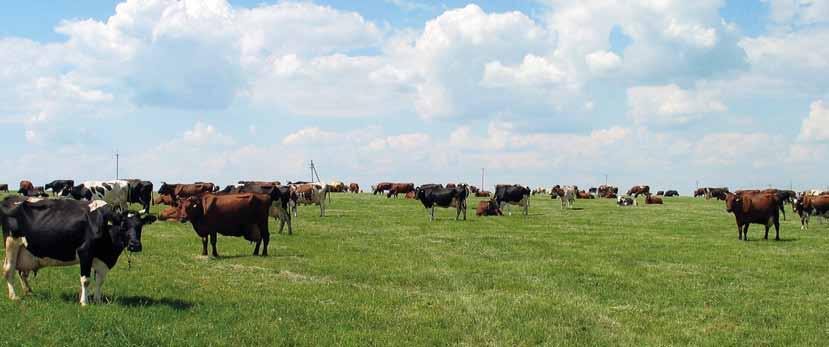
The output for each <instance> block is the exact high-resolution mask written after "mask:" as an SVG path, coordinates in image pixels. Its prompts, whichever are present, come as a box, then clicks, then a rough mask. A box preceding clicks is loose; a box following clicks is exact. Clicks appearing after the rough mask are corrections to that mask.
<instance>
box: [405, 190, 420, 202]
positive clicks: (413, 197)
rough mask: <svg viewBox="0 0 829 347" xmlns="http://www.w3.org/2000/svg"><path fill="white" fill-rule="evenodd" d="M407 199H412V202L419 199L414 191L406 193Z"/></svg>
mask: <svg viewBox="0 0 829 347" xmlns="http://www.w3.org/2000/svg"><path fill="white" fill-rule="evenodd" d="M406 199H410V200H414V199H417V193H415V191H414V190H413V191H410V192H408V193H406Z"/></svg>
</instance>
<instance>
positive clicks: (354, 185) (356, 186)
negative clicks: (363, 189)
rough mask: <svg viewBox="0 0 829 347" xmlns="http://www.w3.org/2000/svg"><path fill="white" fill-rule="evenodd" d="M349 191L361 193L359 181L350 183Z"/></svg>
mask: <svg viewBox="0 0 829 347" xmlns="http://www.w3.org/2000/svg"><path fill="white" fill-rule="evenodd" d="M348 191H349V192H351V193H355V194H356V193H359V192H360V185H359V184H357V183H351V184H349V185H348Z"/></svg>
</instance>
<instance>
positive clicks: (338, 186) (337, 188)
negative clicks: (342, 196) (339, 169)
mask: <svg viewBox="0 0 829 347" xmlns="http://www.w3.org/2000/svg"><path fill="white" fill-rule="evenodd" d="M347 189H348V188H347V187H346V186H345V183H343V182H340V181H332V182H331V183H328V191H329V192H331V193H343V192H345V191H346V190H347Z"/></svg>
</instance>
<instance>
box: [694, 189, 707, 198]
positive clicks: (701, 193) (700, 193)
mask: <svg viewBox="0 0 829 347" xmlns="http://www.w3.org/2000/svg"><path fill="white" fill-rule="evenodd" d="M700 196H705V188H697V190H695V191H694V197H695V198H696V197H700Z"/></svg>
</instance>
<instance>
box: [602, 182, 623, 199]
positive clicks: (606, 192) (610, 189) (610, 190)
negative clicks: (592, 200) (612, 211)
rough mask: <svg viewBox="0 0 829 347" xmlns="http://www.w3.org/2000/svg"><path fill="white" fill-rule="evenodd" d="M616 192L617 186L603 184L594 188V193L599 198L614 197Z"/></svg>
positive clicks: (617, 191)
mask: <svg viewBox="0 0 829 347" xmlns="http://www.w3.org/2000/svg"><path fill="white" fill-rule="evenodd" d="M616 194H619V187H614V186H609V185H604V184H603V185H600V186H599V187H598V188H596V195H598V196H599V197H600V198H606V199H610V198H616Z"/></svg>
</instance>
